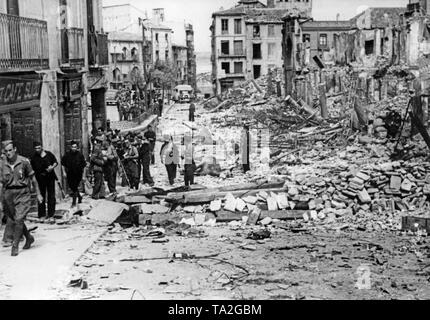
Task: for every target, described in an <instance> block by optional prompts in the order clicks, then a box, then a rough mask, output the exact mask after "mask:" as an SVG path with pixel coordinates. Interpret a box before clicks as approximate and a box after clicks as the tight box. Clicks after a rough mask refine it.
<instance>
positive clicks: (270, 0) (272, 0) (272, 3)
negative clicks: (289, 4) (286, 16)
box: [267, 0, 275, 8]
mask: <svg viewBox="0 0 430 320" xmlns="http://www.w3.org/2000/svg"><path fill="white" fill-rule="evenodd" d="M267 7H268V8H274V7H275V0H267Z"/></svg>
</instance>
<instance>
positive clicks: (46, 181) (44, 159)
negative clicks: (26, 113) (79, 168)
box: [31, 142, 58, 219]
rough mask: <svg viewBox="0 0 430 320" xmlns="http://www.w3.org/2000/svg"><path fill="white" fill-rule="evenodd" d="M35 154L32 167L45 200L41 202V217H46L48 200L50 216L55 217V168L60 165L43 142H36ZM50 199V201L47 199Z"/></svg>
mask: <svg viewBox="0 0 430 320" xmlns="http://www.w3.org/2000/svg"><path fill="white" fill-rule="evenodd" d="M34 151H35V153H34V155H33V157H32V158H31V167H32V168H33V170H34V172H35V175H36V180H37V183H38V185H39V188H40V192H41V194H42V196H43V202H42V203H41V204H39V208H38V212H39V218H40V219H43V218H45V217H46V202H48V218H50V219H51V218H52V219H53V218H54V214H55V204H56V200H55V181H56V180H57V176H56V174H55V171H54V169H55V168H56V167H57V166H58V162H57V159H56V158H55V156H54V155H53V154H52V153H51V152H49V151H45V150H43V147H42V144H41V143H39V142H35V143H34ZM46 200H48V201H46Z"/></svg>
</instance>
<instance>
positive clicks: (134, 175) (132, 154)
mask: <svg viewBox="0 0 430 320" xmlns="http://www.w3.org/2000/svg"><path fill="white" fill-rule="evenodd" d="M133 144H134V138H131V137H130V138H129V140H128V141H126V143H125V146H126V151H125V154H124V167H125V171H126V174H127V178H128V181H129V182H130V188H132V189H135V190H139V183H140V177H139V176H138V173H139V168H138V161H139V152H138V150H137V148H136V147H135V146H134V145H133Z"/></svg>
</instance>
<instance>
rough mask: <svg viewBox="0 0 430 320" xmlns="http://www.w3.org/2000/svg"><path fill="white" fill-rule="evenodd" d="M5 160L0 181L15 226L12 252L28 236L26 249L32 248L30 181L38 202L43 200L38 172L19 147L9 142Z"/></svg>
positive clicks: (5, 205) (12, 253) (16, 250)
mask: <svg viewBox="0 0 430 320" xmlns="http://www.w3.org/2000/svg"><path fill="white" fill-rule="evenodd" d="M5 153H6V160H5V161H3V162H2V163H1V167H0V184H1V189H2V199H3V203H2V204H3V206H4V207H5V212H6V213H7V215H8V218H9V219H10V220H11V222H12V223H11V227H12V229H13V243H12V251H11V255H12V256H13V257H15V256H17V255H18V254H19V241H20V240H21V237H22V235H24V236H25V239H26V241H25V245H24V247H23V249H24V250H27V249H30V247H31V245H32V244H33V242H34V238H33V237H32V236H31V234H30V232H29V231H28V229H27V226H26V225H25V219H26V217H27V214H28V213H29V211H30V210H31V206H30V203H31V192H30V181H31V183H33V187H34V189H35V191H36V194H37V200H38V202H39V203H43V201H44V199H43V197H42V195H41V193H40V190H39V186H38V183H37V180H36V178H35V172H34V171H33V168H32V167H31V164H30V162H29V161H28V159H26V158H24V157H21V156H19V155H18V154H17V151H16V147H15V145H14V143H13V142H12V141H10V142H9V143H8V144H7V145H6V147H5Z"/></svg>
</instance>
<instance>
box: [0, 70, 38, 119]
mask: <svg viewBox="0 0 430 320" xmlns="http://www.w3.org/2000/svg"><path fill="white" fill-rule="evenodd" d="M42 83H43V82H42V76H41V75H39V74H37V73H36V72H26V73H23V72H15V73H2V74H0V112H2V113H5V112H10V111H13V110H17V109H26V108H29V107H32V106H35V105H39V104H40V93H41V90H42Z"/></svg>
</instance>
